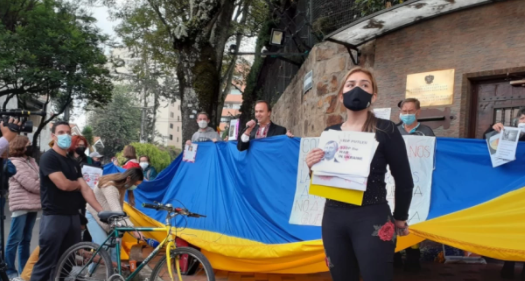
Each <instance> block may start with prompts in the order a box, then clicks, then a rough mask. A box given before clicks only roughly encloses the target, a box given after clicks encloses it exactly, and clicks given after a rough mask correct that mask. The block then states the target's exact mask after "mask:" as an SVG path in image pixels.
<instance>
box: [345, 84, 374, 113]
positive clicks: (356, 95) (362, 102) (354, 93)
mask: <svg viewBox="0 0 525 281" xmlns="http://www.w3.org/2000/svg"><path fill="white" fill-rule="evenodd" d="M343 104H344V105H345V107H346V108H348V109H350V110H352V111H361V110H363V109H366V108H368V107H369V106H370V104H372V95H371V94H370V93H369V92H367V91H365V90H363V89H361V87H355V88H353V89H352V90H350V91H348V92H346V93H343Z"/></svg>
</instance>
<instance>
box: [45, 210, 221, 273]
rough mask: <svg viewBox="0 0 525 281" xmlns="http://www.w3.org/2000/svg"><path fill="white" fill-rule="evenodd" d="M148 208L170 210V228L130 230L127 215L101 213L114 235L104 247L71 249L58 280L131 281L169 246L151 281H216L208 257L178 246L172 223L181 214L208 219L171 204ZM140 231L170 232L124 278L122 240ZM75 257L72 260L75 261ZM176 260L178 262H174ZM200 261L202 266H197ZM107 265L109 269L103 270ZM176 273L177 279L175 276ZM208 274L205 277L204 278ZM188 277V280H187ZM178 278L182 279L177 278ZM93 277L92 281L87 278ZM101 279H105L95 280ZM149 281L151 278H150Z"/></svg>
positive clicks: (89, 245)
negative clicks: (184, 261)
mask: <svg viewBox="0 0 525 281" xmlns="http://www.w3.org/2000/svg"><path fill="white" fill-rule="evenodd" d="M142 206H144V207H145V208H149V209H155V210H157V211H167V212H168V214H167V216H166V226H165V227H155V228H149V227H127V226H122V225H121V224H120V222H122V221H123V219H124V218H125V217H126V216H127V215H126V213H123V212H100V213H99V214H98V216H99V219H100V221H102V222H104V223H107V224H109V225H110V226H111V232H110V234H109V235H108V238H107V239H106V241H105V242H104V243H103V244H102V245H97V244H95V243H92V242H81V243H78V244H75V245H73V246H72V247H70V248H69V249H68V250H66V252H65V253H64V254H63V255H62V256H61V257H60V259H59V261H58V264H57V268H56V270H55V276H54V280H56V281H59V280H60V281H61V280H104V281H106V280H108V281H131V280H133V278H134V277H135V276H137V275H138V273H139V272H140V271H141V270H142V269H143V268H144V267H145V266H146V265H147V264H148V263H149V262H150V261H151V260H153V258H155V257H156V256H157V255H158V254H159V253H160V250H161V249H162V248H163V247H164V246H165V245H166V256H164V257H162V258H161V260H160V261H159V262H158V264H157V265H156V266H155V267H154V269H153V271H152V273H151V278H150V280H149V281H158V280H171V281H174V280H179V281H182V280H192V281H197V280H198V281H200V280H203V281H215V275H214V273H213V268H212V267H211V264H210V262H209V261H208V259H206V257H205V256H204V255H203V254H202V253H201V252H200V251H198V250H196V249H194V248H189V247H178V248H177V246H176V244H175V239H174V238H173V235H172V227H171V220H172V219H173V218H175V217H176V216H178V215H181V216H187V217H194V218H201V217H205V216H203V215H199V214H196V213H192V212H190V211H188V210H187V209H184V208H174V207H172V205H171V204H165V205H164V204H160V203H157V204H148V203H144V204H142ZM132 231H140V232H156V231H166V234H167V235H166V238H165V239H164V240H163V241H162V242H161V243H160V244H159V245H158V246H157V247H156V248H155V249H154V250H153V252H151V254H150V255H148V257H147V258H146V259H145V260H144V261H143V262H142V263H141V264H140V265H139V266H137V268H136V270H134V271H133V272H131V275H129V276H128V277H124V276H123V275H122V273H123V270H122V264H121V260H120V240H121V238H122V237H123V236H124V233H126V232H132ZM107 249H110V250H112V249H114V250H115V251H116V265H117V269H116V270H115V271H114V269H113V263H114V262H113V261H112V260H111V258H110V256H109V253H108V251H107ZM71 258H72V259H71ZM181 259H187V262H188V263H187V265H188V266H187V268H186V271H185V272H182V270H181V265H180V260H181ZM173 261H175V262H173ZM197 262H200V264H197ZM165 265H166V266H167V268H168V269H167V272H168V275H169V279H164V278H163V277H161V276H160V275H161V274H165V273H166V270H165V269H163V268H164V266H165ZM102 266H105V267H106V268H105V269H101V268H100V267H102ZM172 266H174V267H175V270H174V269H173V268H172ZM174 273H176V276H175V275H174ZM201 273H204V275H201ZM183 276H184V277H187V278H186V279H183ZM174 277H177V278H178V279H175V278H174ZM86 278H89V279H86ZM91 278H101V279H91ZM146 280H147V279H146Z"/></svg>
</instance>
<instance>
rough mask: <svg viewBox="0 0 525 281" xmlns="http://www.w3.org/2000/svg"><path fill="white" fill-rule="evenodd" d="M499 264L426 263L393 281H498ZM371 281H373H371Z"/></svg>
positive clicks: (230, 276)
mask: <svg viewBox="0 0 525 281" xmlns="http://www.w3.org/2000/svg"><path fill="white" fill-rule="evenodd" d="M500 269H501V264H499V263H490V264H488V265H478V264H475V265H473V264H438V263H428V264H424V265H423V269H422V270H421V272H419V273H417V274H415V273H406V272H403V270H399V271H396V274H395V278H394V280H395V281H437V280H443V281H498V280H508V279H501V277H500V276H499V271H500ZM520 272H521V266H517V268H516V277H515V278H514V280H520V279H519V278H518V276H519V274H520ZM216 280H217V281H221V280H222V281H226V280H227V281H314V280H315V281H331V280H332V279H331V278H330V275H329V274H328V273H319V274H308V275H277V274H250V273H232V272H224V271H219V272H217V273H216ZM372 281H373V280H372Z"/></svg>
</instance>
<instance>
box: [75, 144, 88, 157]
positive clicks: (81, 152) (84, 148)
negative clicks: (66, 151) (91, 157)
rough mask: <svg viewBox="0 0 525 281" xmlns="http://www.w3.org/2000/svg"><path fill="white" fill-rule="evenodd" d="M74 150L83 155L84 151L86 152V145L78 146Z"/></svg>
mask: <svg viewBox="0 0 525 281" xmlns="http://www.w3.org/2000/svg"><path fill="white" fill-rule="evenodd" d="M75 152H76V153H77V154H78V155H81V156H84V155H85V153H86V147H85V146H79V147H77V148H76V149H75Z"/></svg>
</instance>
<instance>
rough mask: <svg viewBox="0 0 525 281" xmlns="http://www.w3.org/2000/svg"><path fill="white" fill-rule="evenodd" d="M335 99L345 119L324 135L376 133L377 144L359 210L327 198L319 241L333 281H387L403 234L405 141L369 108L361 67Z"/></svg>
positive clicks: (369, 85)
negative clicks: (390, 186)
mask: <svg viewBox="0 0 525 281" xmlns="http://www.w3.org/2000/svg"><path fill="white" fill-rule="evenodd" d="M342 81H343V83H342V85H341V87H340V89H339V94H338V99H339V101H340V102H342V103H343V104H344V106H345V107H346V108H347V116H348V118H347V120H346V121H345V122H344V123H342V124H338V125H334V126H331V127H329V128H327V129H326V130H338V131H354V132H370V133H375V135H376V136H375V138H376V140H377V141H378V142H379V146H378V147H377V150H376V153H375V155H374V157H373V158H372V161H371V164H370V174H369V176H368V181H367V186H366V191H365V192H364V196H363V203H362V205H361V206H357V205H351V204H347V203H343V202H339V201H336V200H331V199H327V200H326V205H325V210H324V216H323V222H322V238H323V244H324V248H325V252H326V262H327V265H328V267H329V269H330V274H331V275H332V279H333V280H334V281H358V280H359V276H360V275H361V276H362V277H363V280H364V281H390V280H392V279H393V274H394V273H393V272H394V268H393V263H392V262H393V257H394V250H395V247H396V232H397V235H401V236H404V235H408V225H407V223H406V220H407V219H408V210H409V207H410V202H411V200H412V189H413V187H414V183H413V180H412V173H411V171H410V165H409V162H408V155H407V150H406V146H405V142H404V140H403V138H402V137H401V134H400V133H399V130H398V129H397V128H396V126H395V124H394V123H393V122H391V121H388V120H384V119H378V118H376V117H375V116H374V114H373V113H372V112H370V111H369V110H368V109H369V107H370V105H371V104H372V103H373V102H374V101H375V100H376V99H377V93H378V90H377V83H376V81H375V79H374V76H373V75H372V73H371V72H370V71H368V70H366V69H364V68H360V67H356V68H353V69H352V70H350V71H349V72H348V73H347V74H346V75H345V77H344V79H343V80H342ZM324 155H325V152H324V151H323V150H322V149H319V148H317V149H314V150H312V151H310V152H309V153H308V155H307V157H306V164H307V165H308V167H309V168H310V169H311V168H312V166H313V165H314V164H316V163H319V162H320V161H321V160H322V159H323V157H324ZM387 165H390V167H391V172H392V176H393V177H394V179H395V183H396V190H395V210H394V214H393V216H392V212H391V210H390V207H389V205H388V202H387V199H386V194H387V191H386V188H385V186H386V184H385V173H386V170H387Z"/></svg>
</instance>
